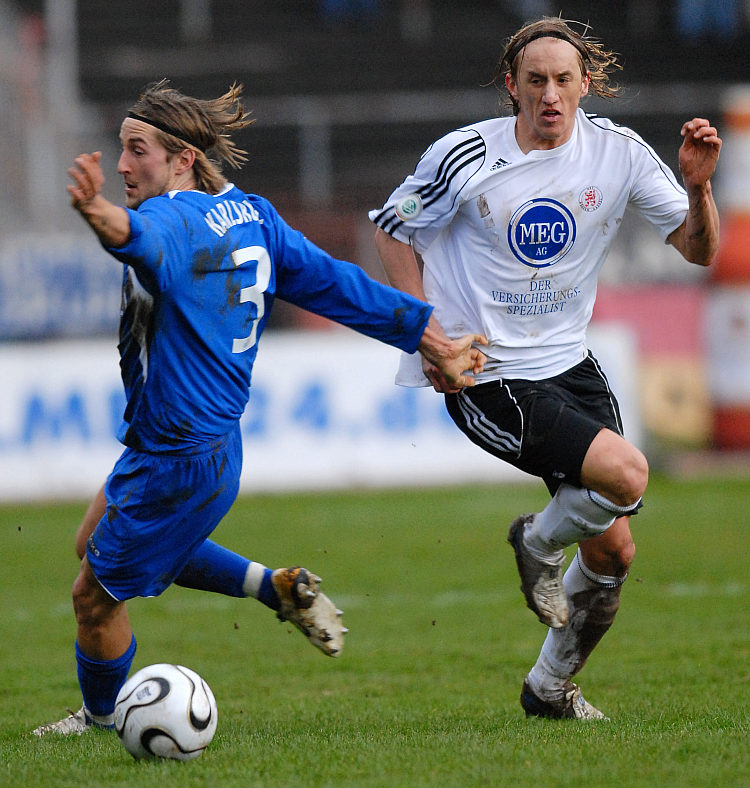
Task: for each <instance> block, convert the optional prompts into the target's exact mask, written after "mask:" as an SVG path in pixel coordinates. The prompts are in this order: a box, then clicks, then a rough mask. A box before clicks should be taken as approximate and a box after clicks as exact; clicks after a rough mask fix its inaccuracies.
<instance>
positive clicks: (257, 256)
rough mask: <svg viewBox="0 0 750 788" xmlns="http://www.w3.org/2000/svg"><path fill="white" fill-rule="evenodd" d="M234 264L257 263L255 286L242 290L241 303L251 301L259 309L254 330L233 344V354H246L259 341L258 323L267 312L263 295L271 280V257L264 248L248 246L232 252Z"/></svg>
mask: <svg viewBox="0 0 750 788" xmlns="http://www.w3.org/2000/svg"><path fill="white" fill-rule="evenodd" d="M232 262H233V263H234V265H235V268H237V267H239V266H241V265H244V264H245V263H252V262H255V263H257V266H256V268H255V284H254V285H250V286H249V287H243V288H242V289H241V290H240V303H241V304H245V303H247V302H248V301H249V302H250V303H251V304H255V306H256V309H257V314H256V316H255V320H254V321H253V330H252V331H251V332H250V334H249V335H248V336H246V337H245V338H244V339H235V340H233V342H232V353H244V352H245V351H246V350H249V349H250V348H251V347H252V346H253V345H254V344H255V343H256V342H257V341H258V336H257V335H258V323H260V320H261V318H262V317H263V315H264V313H265V311H266V307H265V302H264V301H263V293H265V292H266V289H267V288H268V283H269V282H270V280H271V257H270V255H269V254H268V251H267V250H266V249H265V248H264V247H262V246H246V247H244V248H242V249H236V250H235V251H234V252H232Z"/></svg>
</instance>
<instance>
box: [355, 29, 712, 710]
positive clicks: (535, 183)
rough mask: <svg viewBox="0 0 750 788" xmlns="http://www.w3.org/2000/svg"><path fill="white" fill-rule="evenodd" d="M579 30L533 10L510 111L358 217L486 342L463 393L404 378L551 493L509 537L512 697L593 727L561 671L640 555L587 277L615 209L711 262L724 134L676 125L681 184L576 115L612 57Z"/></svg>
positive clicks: (628, 452) (605, 124)
mask: <svg viewBox="0 0 750 788" xmlns="http://www.w3.org/2000/svg"><path fill="white" fill-rule="evenodd" d="M582 27H583V32H579V30H578V29H577V26H575V28H574V27H571V25H569V24H568V23H566V21H565V20H563V19H561V18H556V17H543V18H542V19H539V20H536V21H534V22H531V23H529V24H527V25H524V26H523V27H522V28H521V29H520V30H518V31H517V32H516V33H515V34H514V35H513V36H511V37H510V39H509V40H508V42H507V45H506V48H505V51H504V53H503V55H502V57H501V58H500V61H499V63H498V66H497V69H496V72H495V76H494V80H493V82H494V84H495V86H496V87H497V88H498V89H499V90H500V91H501V93H502V94H503V95H504V97H505V99H506V101H507V103H509V104H510V106H511V108H512V113H513V114H512V115H508V116H506V117H499V118H491V119H489V120H482V121H479V122H477V123H473V124H470V125H467V126H464V127H462V128H460V129H457V130H455V131H453V132H450V133H449V134H447V135H445V136H444V137H442V138H441V139H439V140H437V141H436V142H435V143H434V144H433V145H432V146H430V148H428V149H427V150H426V151H425V153H424V155H423V156H422V158H421V159H420V161H419V163H418V164H417V167H416V170H415V172H414V174H413V175H409V176H408V177H407V178H406V179H405V180H404V182H403V183H402V184H401V185H400V186H399V187H397V188H396V189H395V191H394V192H393V193H392V194H391V196H390V197H389V198H388V200H387V201H386V203H385V205H384V206H383V207H382V208H381V209H378V210H374V211H372V212H371V213H370V218H371V219H372V220H373V221H374V222H375V224H376V225H377V227H378V229H377V230H376V235H375V242H376V245H377V248H378V252H379V253H380V257H381V260H382V262H383V266H384V268H385V270H386V273H387V275H388V280H389V281H390V283H391V284H393V285H395V286H396V287H398V288H399V289H402V290H404V291H405V292H409V293H411V294H412V295H416V296H417V297H418V298H422V299H424V300H426V301H429V302H430V303H431V304H434V305H435V315H436V317H437V319H438V320H439V321H440V323H441V325H443V327H444V328H445V329H446V331H447V333H448V334H449V335H452V336H457V335H458V334H459V333H460V334H463V333H464V332H466V331H475V332H477V333H481V334H484V335H486V337H487V339H488V344H487V346H486V347H485V348H484V352H485V354H486V356H487V360H486V364H485V366H484V370H483V371H482V373H480V374H479V375H478V377H477V385H476V386H474V387H472V388H461V389H458V388H456V387H454V386H452V385H451V384H450V383H448V382H446V381H444V380H443V379H442V376H441V374H440V372H439V371H437V370H435V369H434V368H432V366H431V365H430V364H429V360H427V361H426V362H425V363H423V364H422V365H421V366H420V365H418V364H417V366H416V368H414V364H413V362H412V360H411V359H410V358H404V359H403V363H402V367H401V369H400V372H399V379H400V382H402V383H404V385H427V384H428V383H432V385H433V387H434V388H435V389H437V390H438V391H440V392H443V393H444V394H445V401H446V407H447V409H448V412H449V414H450V416H451V418H452V419H453V421H454V422H455V423H456V426H457V427H458V428H459V429H460V430H461V431H462V432H463V433H464V434H465V435H466V436H467V437H468V438H469V439H470V440H471V441H472V442H474V443H475V444H477V445H479V446H480V447H481V448H483V449H484V450H485V451H487V452H489V453H490V454H492V455H493V456H495V457H498V458H499V459H501V460H504V461H505V462H508V463H510V464H512V465H514V466H516V467H518V468H520V469H522V470H524V471H526V472H527V473H530V474H533V475H534V476H537V477H539V478H541V479H542V480H543V481H544V482H545V484H546V486H547V488H548V490H549V492H550V494H551V496H552V498H551V500H550V501H549V503H548V504H547V506H546V507H545V508H544V509H543V510H542V511H541V512H536V513H532V514H524V515H521V516H520V517H518V518H517V519H515V520H514V521H513V522H512V523H511V526H510V530H509V533H508V541H509V542H510V544H511V546H512V547H513V549H514V551H515V554H516V563H517V567H518V570H519V574H520V576H521V590H522V591H523V594H524V596H525V598H526V604H527V605H528V607H529V608H530V609H531V610H533V611H534V612H535V613H536V614H537V617H538V618H539V620H540V621H541V622H542V623H544V624H546V625H547V626H548V627H549V630H548V632H547V635H546V638H545V640H544V643H543V645H542V650H541V652H540V654H539V658H538V660H537V662H536V664H535V665H534V666H533V667H532V669H531V670H530V671H529V673H528V674H527V675H526V678H525V680H524V682H523V685H522V690H521V699H520V700H521V706H522V707H523V709H524V711H525V712H526V714H527V716H533V717H547V718H568V719H579V720H593V719H602V718H603V717H604V714H603V713H602V712H601V711H600V710H599V709H597V708H596V707H595V706H593V705H592V704H590V703H589V702H588V701H586V699H585V698H584V697H583V695H582V694H581V691H580V688H579V687H578V685H577V684H575V683H574V682H573V681H572V679H573V677H574V676H575V675H576V674H577V673H578V672H579V671H580V670H581V668H582V667H583V665H584V664H585V663H586V660H587V659H588V657H589V655H590V654H591V652H592V650H593V649H594V648H595V647H596V645H597V644H598V643H599V642H600V640H601V638H602V637H603V636H604V634H605V633H606V632H607V630H608V629H609V628H610V626H611V625H612V623H613V621H614V618H615V614H616V613H617V610H618V607H619V602H620V590H621V587H622V585H623V583H624V582H625V579H626V578H627V576H628V570H629V568H630V565H631V562H632V560H633V557H634V554H635V546H634V543H633V539H632V535H631V532H630V524H629V523H630V516H631V515H633V514H634V513H635V512H636V511H637V510H638V508H639V506H640V502H641V497H642V495H643V493H644V491H645V489H646V484H647V481H648V464H647V462H646V458H645V457H644V455H643V454H642V453H641V451H640V450H639V449H638V448H637V447H636V446H634V445H633V444H631V443H630V442H629V441H627V440H626V439H625V437H624V435H623V426H622V423H621V420H620V414H619V409H618V406H617V400H616V398H615V395H614V394H613V392H612V391H611V390H610V388H609V385H608V383H607V379H606V377H605V375H604V372H603V371H602V369H601V367H600V365H599V363H598V362H597V360H596V359H595V358H594V356H593V355H592V354H591V353H590V352H589V350H588V347H587V345H586V328H587V326H588V323H589V320H590V319H591V314H592V310H593V306H594V300H595V298H596V285H597V278H598V275H599V271H600V270H601V267H602V265H603V264H604V261H605V259H606V257H607V253H608V252H609V249H610V247H611V245H612V242H613V239H614V237H615V235H616V232H617V229H618V228H619V226H620V223H621V221H622V217H623V214H624V212H625V210H626V208H630V209H632V210H635V211H637V212H638V213H640V214H641V215H642V216H643V217H644V218H645V219H647V220H648V221H649V222H650V223H651V225H652V226H653V227H654V229H655V230H656V232H658V233H659V234H660V236H661V238H662V239H663V240H664V241H665V242H667V243H669V244H671V245H672V246H673V247H674V248H675V249H676V250H677V251H679V252H680V253H681V254H682V256H683V257H684V258H685V259H686V260H687V261H688V262H691V263H694V264H696V265H701V266H706V265H709V264H710V263H711V260H712V259H713V257H714V255H715V253H716V250H717V248H718V241H719V216H718V212H717V210H716V205H715V203H714V200H713V196H712V191H711V177H712V175H713V173H714V169H715V167H716V162H717V160H718V158H719V152H720V150H721V144H722V142H721V139H720V138H719V136H718V134H717V131H716V129H715V128H714V127H713V126H712V125H711V124H710V122H709V121H708V120H707V119H706V118H693V119H692V120H689V121H687V122H686V123H684V124H683V126H682V129H681V135H682V139H683V141H682V145H681V146H680V149H679V154H678V156H679V166H680V171H681V175H682V185H681V184H680V183H678V181H677V179H676V178H675V177H674V175H673V174H672V173H671V171H670V170H669V168H668V167H667V166H666V165H665V164H664V163H663V162H662V161H661V160H660V159H659V157H658V156H657V154H656V152H655V151H654V150H653V149H652V148H651V147H650V146H649V145H648V144H647V143H646V142H645V141H644V140H643V139H641V138H640V137H639V136H638V134H636V133H635V132H634V131H631V130H630V129H626V128H623V127H621V126H618V125H617V124H615V123H613V122H612V121H611V120H608V119H607V118H601V117H598V116H596V115H589V114H587V113H585V112H584V111H583V109H582V108H581V107H580V106H579V104H580V101H581V99H582V98H583V97H584V96H585V95H586V94H587V93H588V92H589V91H591V92H594V93H596V94H597V95H599V96H602V97H613V96H615V95H616V94H617V90H616V86H613V85H612V84H611V83H610V80H609V77H610V73H611V71H612V70H613V69H614V68H617V67H619V64H618V63H617V59H616V57H615V55H614V54H613V53H611V52H608V51H607V50H606V49H605V48H604V47H603V46H602V45H601V44H600V43H599V42H598V41H596V40H594V39H593V38H591V37H590V36H588V35H587V26H585V25H584V26H582ZM415 252H416V254H418V255H419V256H420V258H421V259H420V260H418V259H417V258H416V256H415ZM420 263H421V265H420ZM417 361H418V359H417ZM399 379H397V380H399ZM574 544H577V546H578V549H577V553H576V555H575V557H574V558H573V560H572V561H571V562H570V565H569V566H568V568H567V570H565V572H564V573H563V570H562V566H563V563H564V561H565V554H564V548H566V547H568V546H571V545H574Z"/></svg>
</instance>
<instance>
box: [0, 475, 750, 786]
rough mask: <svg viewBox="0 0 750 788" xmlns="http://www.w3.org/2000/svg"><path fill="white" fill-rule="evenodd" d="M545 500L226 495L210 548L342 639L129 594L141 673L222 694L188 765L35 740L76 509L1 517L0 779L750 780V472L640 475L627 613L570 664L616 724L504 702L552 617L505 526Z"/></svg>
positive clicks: (55, 700) (499, 490) (61, 625)
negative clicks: (304, 581) (327, 612)
mask: <svg viewBox="0 0 750 788" xmlns="http://www.w3.org/2000/svg"><path fill="white" fill-rule="evenodd" d="M545 501H546V493H545V492H544V490H543V489H542V488H541V485H539V486H537V485H529V486H505V485H504V486H497V487H489V486H488V487H460V488H446V489H427V490H416V491H414V490H409V491H406V490H404V491H385V492H384V491H375V492H373V491H366V492H351V493H331V494H328V493H326V494H304V495H283V496H282V495H280V496H253V497H246V498H242V499H240V500H238V501H237V503H236V505H235V506H234V508H233V510H232V511H231V513H230V514H229V516H228V517H227V518H226V520H225V522H224V523H223V524H222V525H221V526H220V527H219V529H218V530H217V532H216V534H215V537H216V539H217V541H219V542H221V543H222V544H225V545H226V546H228V547H230V548H232V549H235V550H237V551H239V552H242V553H244V554H245V555H247V556H248V557H251V558H254V559H256V560H258V561H262V562H263V563H265V564H267V565H269V566H272V567H275V566H282V565H290V564H294V563H300V564H303V565H305V566H307V567H308V568H310V569H311V570H313V571H315V572H317V573H318V574H320V575H322V576H323V578H324V580H325V582H324V585H323V588H324V590H325V591H326V592H327V593H328V594H329V595H330V596H331V597H332V598H333V599H334V600H335V601H336V603H337V604H338V605H339V606H340V607H342V608H343V609H344V611H345V616H344V621H345V623H346V625H347V626H348V627H349V628H350V630H351V632H350V634H349V636H348V638H347V641H346V643H345V647H344V652H343V654H342V655H341V657H340V658H338V659H329V658H326V657H325V656H323V655H322V654H321V653H319V652H318V651H317V650H315V649H314V648H312V647H311V646H310V645H308V644H307V643H306V642H305V639H304V638H303V636H302V635H301V634H300V633H298V632H297V631H296V630H293V628H292V627H290V626H289V625H288V624H282V623H279V622H278V621H277V620H276V619H275V617H274V615H273V614H272V613H271V612H270V611H268V610H267V609H266V608H264V607H263V606H261V605H259V604H258V603H257V602H254V601H253V600H236V599H230V598H227V597H222V596H218V595H211V594H206V593H199V592H195V591H190V590H186V589H181V588H171V589H169V590H168V591H167V592H166V593H165V594H164V595H163V596H162V597H160V598H159V599H150V600H136V601H134V602H133V603H131V604H130V612H131V620H132V623H133V626H134V629H135V631H136V635H137V637H138V643H139V647H138V653H137V655H136V660H135V663H134V666H133V668H134V669H136V668H138V667H142V666H144V665H147V664H150V663H153V662H162V661H167V662H178V663H182V664H185V665H187V666H189V667H191V668H193V669H195V670H197V671H198V672H199V673H201V674H202V675H203V676H204V678H205V679H206V680H207V681H208V682H209V684H210V685H211V687H212V689H213V691H214V694H215V695H216V699H217V702H218V706H219V728H218V732H217V734H216V737H215V739H214V741H213V743H212V745H211V746H210V747H209V749H208V750H207V751H206V753H205V754H204V755H203V756H202V757H201V758H199V759H198V760H197V761H193V762H190V763H176V762H167V761H160V762H135V761H133V760H132V759H131V757H130V756H129V755H128V754H127V753H126V752H125V750H124V749H123V748H122V747H121V746H120V744H119V741H118V739H117V737H116V736H114V735H111V734H108V733H105V732H98V731H93V732H91V733H89V734H87V735H84V736H81V737H72V738H61V737H55V738H45V739H42V740H40V739H37V738H36V737H33V736H31V735H30V733H29V731H30V730H31V729H32V728H34V727H35V726H36V725H38V724H39V723H42V722H48V721H50V720H54V719H57V718H59V717H61V716H63V714H64V712H65V707H66V706H69V707H70V708H73V709H77V708H79V706H80V695H79V692H78V687H77V682H76V678H75V661H74V658H73V648H72V647H73V640H74V623H73V616H72V610H71V606H70V585H71V582H72V579H73V577H74V576H75V574H76V570H77V561H76V559H75V556H74V553H73V546H72V542H73V534H74V531H75V528H76V526H77V524H78V522H79V520H80V518H81V517H82V515H83V512H84V510H85V503H81V504H79V505H73V504H65V505H54V506H52V505H48V506H36V505H35V506H32V505H29V506H23V507H2V508H0V569H1V571H2V582H1V583H0V603H1V604H0V610H1V611H2V615H0V700H1V701H2V703H1V705H0V708H2V716H0V785H8V786H25V785H39V786H42V785H43V786H70V785H86V784H89V785H93V784H98V785H103V786H110V785H111V786H118V785H123V786H124V785H127V786H129V788H138V787H139V786H149V787H150V786H153V785H164V786H172V785H180V786H214V785H222V786H235V785H237V786H239V785H242V786H255V785H257V786H280V785H284V784H298V785H303V786H312V785H315V786H402V785H408V786H423V785H424V786H427V785H442V786H486V785H491V786H504V785H514V786H538V785H551V786H567V785H570V786H574V785H575V786H581V785H584V786H586V785H588V786H604V785H625V786H631V785H632V786H703V785H711V786H714V787H716V786H739V785H749V784H750V754H749V753H750V748H749V747H748V741H750V736H749V735H748V734H749V733H750V715H749V714H748V705H749V702H750V634H749V633H750V612H749V610H750V606H749V605H748V598H749V596H750V570H749V569H748V553H749V552H750V531H748V525H747V509H748V502H749V501H750V482H745V481H741V480H724V481H721V480H711V481H703V482H693V483H677V482H671V481H668V480H664V479H655V480H652V483H651V485H650V487H649V491H648V493H647V503H646V506H645V507H644V508H643V510H642V513H641V514H640V515H639V516H638V517H637V518H635V519H634V521H633V531H634V534H635V538H636V544H637V546H638V555H637V556H636V562H635V564H634V566H633V571H632V573H631V577H630V579H629V580H628V582H627V584H626V586H625V588H624V591H623V602H622V606H621V610H620V614H619V615H618V618H617V621H616V623H615V625H614V627H613V629H612V630H611V631H610V633H609V634H608V636H607V637H606V638H605V639H604V640H603V641H602V643H601V645H600V647H599V648H598V649H597V650H596V651H595V652H594V655H593V657H592V658H591V661H590V663H589V664H588V665H587V666H586V668H585V669H584V670H583V672H582V673H581V675H580V677H579V681H580V684H581V686H582V688H583V691H584V694H585V696H586V697H587V698H588V699H589V700H590V701H591V702H592V703H594V705H596V706H598V707H599V708H601V709H602V710H603V711H605V713H607V714H608V715H609V716H610V717H611V718H612V721H611V722H609V723H585V724H580V723H575V722H554V721H543V720H526V719H525V718H524V716H523V713H522V711H521V708H520V706H519V704H518V696H519V693H520V689H521V682H522V680H523V677H524V675H525V673H526V671H527V670H528V669H529V667H530V666H531V664H533V662H534V660H535V659H536V656H537V653H538V650H539V647H540V645H541V642H542V639H543V637H544V632H545V630H544V627H543V626H542V625H541V624H539V623H538V622H537V621H536V619H535V617H534V616H533V614H532V613H531V612H530V611H528V610H527V609H526V608H525V606H524V603H523V600H522V597H521V594H520V591H519V590H518V578H517V575H516V570H515V562H514V560H513V553H512V550H511V549H510V547H508V545H507V544H506V543H505V537H506V533H507V526H508V524H509V522H510V521H511V520H512V519H513V518H514V517H515V516H517V515H518V514H519V513H522V512H524V511H534V510H538V509H540V508H541V507H542V506H543V505H544V503H545Z"/></svg>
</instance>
